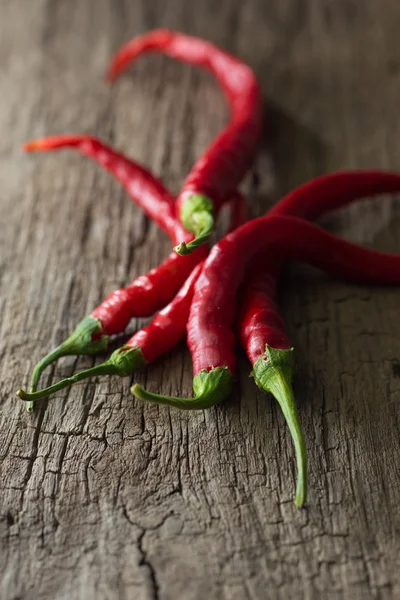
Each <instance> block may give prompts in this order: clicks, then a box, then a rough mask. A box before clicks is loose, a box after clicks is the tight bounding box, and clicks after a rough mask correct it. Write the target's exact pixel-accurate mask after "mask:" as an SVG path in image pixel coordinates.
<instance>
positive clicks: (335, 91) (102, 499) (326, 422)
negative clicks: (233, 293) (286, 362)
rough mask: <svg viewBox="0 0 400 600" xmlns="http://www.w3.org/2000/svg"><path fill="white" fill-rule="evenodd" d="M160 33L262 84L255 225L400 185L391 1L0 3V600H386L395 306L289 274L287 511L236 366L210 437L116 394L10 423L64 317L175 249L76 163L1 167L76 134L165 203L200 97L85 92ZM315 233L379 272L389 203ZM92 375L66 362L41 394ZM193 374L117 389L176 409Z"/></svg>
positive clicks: (396, 19)
mask: <svg viewBox="0 0 400 600" xmlns="http://www.w3.org/2000/svg"><path fill="white" fill-rule="evenodd" d="M160 25H162V26H169V27H174V28H180V29H183V30H185V31H187V32H190V33H195V34H199V35H203V36H205V37H207V38H209V39H211V40H214V41H216V42H218V43H219V44H221V45H222V46H224V47H226V48H228V49H229V50H231V51H233V52H236V53H238V54H240V55H241V56H242V57H243V58H245V59H246V60H248V62H249V63H250V64H251V65H252V66H253V67H254V69H255V70H256V72H257V73H258V75H259V77H260V79H261V81H262V84H263V89H264V92H265V96H266V99H267V102H266V108H267V112H268V131H267V135H266V139H265V145H264V148H263V150H262V152H261V154H260V157H259V159H258V161H257V165H256V167H255V172H256V173H257V175H258V177H253V178H249V180H248V181H247V183H246V184H245V185H244V189H245V190H246V191H248V192H249V194H250V196H249V197H250V199H251V202H252V205H253V207H254V214H260V213H262V212H263V211H265V209H266V207H267V206H268V205H270V204H271V203H272V202H275V201H276V200H277V199H278V198H279V197H280V196H281V195H282V194H283V193H284V192H286V191H287V190H289V189H291V188H292V187H294V186H295V185H297V184H299V183H301V182H303V181H304V180H306V179H308V178H310V177H313V176H315V175H317V174H319V173H323V172H327V171H333V170H336V169H339V168H351V167H368V166H374V167H383V168H397V169H399V166H400V142H399V140H400V125H399V106H400V58H399V56H400V54H399V50H400V47H399V46H400V44H399V42H398V39H399V38H398V32H399V26H400V11H399V8H398V1H397V0H384V1H382V2H377V1H375V2H374V0H365V1H364V2H359V1H358V0H336V1H335V2H333V1H331V0H285V2H282V1H281V0H273V1H268V2H266V1H265V0H247V1H246V2H233V1H231V0H222V1H220V2H218V3H216V2H213V1H211V0H206V1H204V2H203V1H201V2H197V3H192V2H185V1H184V0H163V1H161V0H160V1H158V2H156V1H154V2H150V1H149V0H135V1H128V0H126V1H125V2H124V1H123V0H85V1H82V0H81V1H78V0H68V2H66V1H62V0H30V1H29V2H28V1H27V0H0V69H1V70H0V82H1V88H0V89H1V94H0V131H1V136H0V202H1V204H0V207H1V210H0V219H1V221H0V231H1V237H0V277H1V280H0V286H1V290H0V331H1V334H0V336H1V337H0V344H1V346H0V357H1V361H0V379H1V434H0V450H1V478H0V481H1V483H0V485H1V495H0V503H1V521H0V536H1V542H0V544H1V547H0V572H1V583H0V597H1V599H2V600H11V599H13V600H17V599H24V600H25V599H31V598H32V599H33V598H35V599H42V598H43V599H44V598H53V599H57V600H64V599H68V600H75V599H85V600H86V599H89V600H90V599H92V598H93V599H94V598H96V599H107V600H108V599H110V600H114V599H135V600H142V599H143V600H147V599H148V600H150V599H159V600H167V599H174V600H175V599H185V600H186V599H188V600H191V599H196V600H197V599H201V600H203V599H206V598H207V599H210V600H214V599H215V600H216V599H218V600H219V599H221V600H225V599H226V600H228V599H234V600H242V599H246V598H251V599H264V598H272V599H275V598H278V599H280V598H282V599H285V600H286V599H291V598H296V599H299V598H307V599H308V598H310V599H314V598H316V599H319V598H329V599H337V598H339V599H340V598H350V599H351V600H357V599H360V600H361V599H362V600H364V599H369V598H374V599H387V598H399V597H400V560H399V554H400V541H399V536H400V533H399V532H400V508H399V506H400V502H399V487H400V484H399V482H400V472H399V464H400V450H399V433H400V426H399V418H400V409H399V401H400V379H399V377H400V362H399V361H400V342H399V336H400V325H399V298H400V296H399V294H400V291H399V290H396V289H393V290H390V289H389V290H388V289H372V288H371V289H368V288H366V287H357V286H351V285H347V284H342V283H341V282H337V281H334V280H332V279H330V278H328V277H326V276H324V275H323V274H320V273H319V272H316V271H313V270H312V269H309V268H305V267H301V266H296V267H291V268H290V271H289V272H288V275H289V277H287V279H286V281H287V283H286V284H285V286H284V288H283V298H282V304H283V310H284V313H285V316H286V318H287V322H288V327H289V331H290V333H291V335H292V337H293V342H294V345H295V348H296V351H297V352H296V359H297V364H298V372H297V376H296V382H295V391H296V396H297V399H298V403H299V407H300V416H301V421H302V423H303V425H304V430H305V436H306V440H307V447H308V453H309V464H310V494H309V502H308V505H307V507H306V509H305V510H302V511H299V510H298V509H296V507H295V506H294V504H293V502H292V497H293V491H294V476H295V462H294V454H293V448H292V444H291V441H290V438H289V435H288V432H287V429H286V427H285V425H284V422H283V419H282V416H281V414H280V413H279V410H278V409H277V406H276V405H275V404H274V402H273V401H272V399H271V398H270V397H267V396H266V395H264V394H262V393H261V392H259V391H257V390H256V389H255V386H254V384H253V383H252V381H251V379H249V378H248V373H249V365H248V364H247V362H246V361H245V359H244V358H243V357H242V359H241V362H240V369H239V371H240V372H239V382H238V385H237V387H236V391H235V393H234V395H233V397H232V398H231V399H230V400H229V401H228V402H226V403H225V404H224V405H223V406H220V407H217V408H213V409H212V410H209V411H207V412H196V413H193V414H183V413H181V412H178V411H176V410H168V409H166V408H159V407H157V406H147V405H144V404H142V403H141V402H139V401H136V400H134V399H133V398H132V397H131V396H130V394H129V387H130V381H129V380H128V379H125V380H121V379H104V378H103V379H98V380H97V381H95V382H90V383H87V384H81V385H79V386H76V387H75V388H74V389H73V390H71V391H63V392H61V393H59V394H57V396H56V397H55V398H54V399H52V400H51V401H49V402H48V403H47V402H44V403H42V404H41V407H40V410H38V412H37V413H36V414H35V415H34V416H28V415H27V414H26V413H25V411H24V406H23V405H22V403H20V402H19V401H18V400H17V399H16V397H15V391H16V389H17V388H18V387H19V386H20V385H21V384H24V385H27V383H28V377H29V374H30V372H31V370H32V366H33V365H34V363H35V362H36V361H37V360H38V359H39V358H40V357H41V356H42V355H43V354H44V353H45V352H47V351H48V349H49V348H50V347H52V346H54V345H55V344H57V343H58V342H59V341H61V340H62V339H63V338H65V336H66V335H67V333H68V332H69V331H71V330H72V328H73V326H74V325H75V324H76V323H77V322H78V320H79V319H80V318H81V317H82V316H83V315H85V314H86V313H88V312H89V311H90V310H91V309H92V308H94V307H95V306H96V304H98V303H99V301H100V300H102V299H103V298H104V297H105V295H106V294H107V293H108V292H110V291H111V290H112V289H114V288H116V287H117V286H120V285H122V284H126V283H128V282H130V281H131V280H132V279H133V278H135V277H136V276H138V275H139V274H141V273H143V272H145V271H146V270H147V269H148V268H149V267H150V266H151V265H156V264H157V263H158V262H159V261H160V260H161V258H162V257H163V256H165V255H166V253H167V251H168V249H169V244H168V241H167V240H166V239H165V238H164V236H162V235H160V234H159V231H158V230H157V229H156V228H155V227H154V226H153V225H151V224H148V223H147V222H146V220H145V219H144V218H143V215H142V214H141V212H140V210H139V209H137V208H136V207H134V206H133V205H132V203H131V202H130V201H129V199H128V198H127V197H126V194H125V193H124V192H123V191H122V190H121V187H120V186H119V185H118V184H117V183H115V182H114V181H113V180H112V179H111V177H110V176H109V175H108V174H106V173H103V172H102V171H101V170H100V168H99V167H97V166H96V165H94V164H93V163H92V162H90V161H89V160H88V159H85V158H83V157H80V156H78V155H76V154H74V153H72V152H64V153H58V154H56V153H55V154H52V155H41V156H23V155H22V153H21V150H20V147H21V144H22V143H23V142H24V141H26V140H27V139H29V138H33V137H35V136H40V135H44V134H51V133H61V132H62V133H64V132H91V133H95V134H97V135H99V136H101V137H103V138H104V139H106V140H108V141H110V142H111V143H113V144H115V145H116V147H118V148H119V149H121V150H123V151H125V152H127V153H129V154H130V155H131V156H133V157H135V158H136V159H138V160H140V161H142V162H143V163H145V164H147V165H148V166H149V167H150V168H152V169H153V170H154V172H155V173H157V174H159V175H161V176H162V177H163V179H164V181H165V182H166V183H167V184H168V185H169V186H170V187H171V188H172V189H173V190H174V192H177V191H178V190H179V187H180V184H181V182H182V179H183V177H184V176H185V174H186V173H187V172H188V170H189V169H190V167H191V165H192V163H193V161H194V159H195V158H196V157H197V156H198V155H199V153H200V152H201V151H202V150H203V149H204V147H205V145H206V143H208V142H209V141H210V140H211V139H212V137H213V136H214V135H215V134H216V132H217V131H218V130H219V129H220V128H221V126H222V124H223V123H224V122H225V119H226V108H225V106H224V103H223V100H222V98H221V94H220V92H219V90H218V88H217V86H216V85H215V83H214V82H213V80H212V78H211V77H209V76H207V75H205V74H203V73H200V72H198V71H195V70H191V69H190V68H189V67H184V66H182V65H179V64H176V63H173V62H172V61H169V60H166V59H163V58H160V57H152V58H148V59H147V58H146V59H143V60H142V61H140V62H139V63H138V64H137V65H136V66H135V68H134V69H132V70H131V72H130V74H129V76H126V77H125V78H123V79H122V80H121V81H120V82H118V83H117V84H116V85H115V87H114V88H112V89H110V88H109V87H107V86H106V85H105V84H104V83H103V80H102V75H103V72H104V68H105V66H106V65H107V61H108V59H109V58H110V56H111V55H112V52H113V51H114V50H116V49H117V47H118V46H120V45H121V44H122V43H123V42H124V41H126V40H128V39H129V38H130V37H132V36H133V35H135V34H137V33H140V32H143V31H145V30H147V29H149V28H152V27H155V26H160ZM323 223H324V225H325V226H326V227H328V228H329V229H330V230H331V231H335V232H338V233H340V234H343V235H345V236H346V237H348V238H349V239H352V240H357V241H362V242H364V243H368V244H372V245H373V246H375V247H379V248H381V249H386V250H392V251H399V248H400V247H399V238H400V236H399V234H400V220H399V202H398V201H396V200H395V199H386V198H384V199H379V200H376V201H374V202H369V203H361V204H360V205H358V206H354V207H352V208H351V209H350V210H347V211H342V212H341V213H340V214H337V215H333V216H331V217H329V218H327V219H325V220H324V221H323ZM139 324H140V323H137V322H133V323H132V324H131V328H130V329H131V330H134V329H135V328H136V327H137V326H138V325H139ZM98 360H100V359H98ZM93 362H94V361H93V359H80V360H79V361H76V360H74V359H72V358H68V359H63V360H62V361H60V362H59V364H58V365H57V366H56V367H55V368H54V369H49V370H48V371H46V374H45V376H44V382H45V383H50V382H51V381H53V380H57V379H59V378H61V377H63V376H67V375H68V374H70V373H72V372H73V371H74V370H76V369H77V368H78V367H84V366H89V365H92V364H93ZM190 366H191V365H190V357H189V356H188V352H187V351H186V350H185V347H184V345H183V344H182V346H181V347H179V348H177V349H176V350H175V351H174V352H172V353H171V354H170V355H169V356H167V357H166V358H165V359H163V360H159V361H158V362H157V363H156V364H155V365H154V366H152V367H151V368H149V369H148V371H147V372H146V373H144V374H140V375H139V374H138V375H137V376H135V381H138V382H141V383H146V384H147V385H148V387H149V388H150V389H152V390H159V389H162V390H164V391H165V392H173V393H174V394H175V393H183V394H189V393H190V390H191V368H190Z"/></svg>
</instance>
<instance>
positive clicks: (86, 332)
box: [26, 315, 108, 412]
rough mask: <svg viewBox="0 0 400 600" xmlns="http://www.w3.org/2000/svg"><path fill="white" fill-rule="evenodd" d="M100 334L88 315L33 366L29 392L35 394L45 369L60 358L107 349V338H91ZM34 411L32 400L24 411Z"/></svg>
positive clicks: (99, 325)
mask: <svg viewBox="0 0 400 600" xmlns="http://www.w3.org/2000/svg"><path fill="white" fill-rule="evenodd" d="M96 333H97V334H100V335H101V334H102V328H101V323H100V321H99V320H98V319H95V318H94V317H92V316H91V315H88V316H87V317H85V318H84V319H82V321H81V322H80V323H78V325H77V326H76V328H75V331H74V332H73V333H72V334H71V335H70V336H69V337H68V338H67V339H66V340H65V341H64V342H62V343H61V344H60V345H59V346H57V348H54V349H53V350H51V351H50V352H49V353H48V354H46V356H44V357H43V358H42V359H41V360H40V361H39V362H38V363H37V365H36V366H35V368H34V369H33V372H32V377H31V392H32V393H34V392H36V390H37V388H38V384H39V379H40V377H41V375H42V373H43V371H44V370H45V368H46V367H47V366H48V365H50V364H51V363H52V362H54V361H56V360H58V359H59V358H61V356H68V355H78V354H97V353H98V352H101V351H103V350H106V349H107V346H108V336H106V335H101V337H100V338H99V339H97V340H95V341H92V337H93V335H95V334H96ZM33 409H34V402H33V400H31V401H29V402H28V404H27V406H26V410H27V411H28V412H32V411H33Z"/></svg>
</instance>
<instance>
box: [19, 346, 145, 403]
mask: <svg viewBox="0 0 400 600" xmlns="http://www.w3.org/2000/svg"><path fill="white" fill-rule="evenodd" d="M145 364H146V360H145V358H144V356H143V353H142V351H141V350H140V348H130V347H129V346H122V347H121V348H118V349H117V350H115V351H114V352H113V353H112V354H111V356H110V358H109V360H107V361H106V362H104V363H102V364H101V365H97V366H95V367H91V368H90V369H86V370H85V371H81V372H80V373H76V374H75V375H72V376H71V377H67V378H66V379H62V380H61V381H58V382H57V383H54V384H53V385H50V386H49V387H47V388H44V389H42V390H39V391H34V392H30V393H29V392H25V391H24V390H18V392H17V396H18V397H19V398H20V399H21V400H26V401H28V402H34V401H35V400H41V399H42V398H46V397H47V396H50V395H51V394H54V393H55V392H58V391H59V390H62V389H64V388H66V387H69V386H70V385H73V384H74V383H77V382H78V381H82V380H83V379H89V378H90V377H95V376H97V375H119V376H120V377H127V376H128V375H131V374H132V373H133V372H134V371H135V370H136V369H138V368H140V367H143V366H144V365H145Z"/></svg>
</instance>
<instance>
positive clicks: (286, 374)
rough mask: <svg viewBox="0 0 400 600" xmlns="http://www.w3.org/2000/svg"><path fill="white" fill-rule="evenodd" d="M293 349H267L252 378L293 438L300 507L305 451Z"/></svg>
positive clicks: (304, 493) (303, 493)
mask: <svg viewBox="0 0 400 600" xmlns="http://www.w3.org/2000/svg"><path fill="white" fill-rule="evenodd" d="M292 373H293V348H291V349H290V350H275V349H274V348H271V347H270V346H268V345H267V346H266V349H265V358H264V357H263V356H262V357H260V358H259V359H258V361H257V362H256V364H255V365H254V369H253V375H254V379H255V382H256V384H257V385H258V387H260V388H261V389H262V390H265V391H266V392H269V393H271V394H272V395H273V396H274V398H275V399H276V400H277V401H278V403H279V406H280V407H281V409H282V412H283V416H284V417H285V420H286V423H287V425H288V427H289V431H290V434H291V436H292V439H293V443H294V447H295V452H296V460H297V487H296V498H295V503H296V505H297V506H300V507H301V506H303V504H304V503H305V501H306V499H307V452H306V446H305V441H304V436H303V432H302V429H301V425H300V421H299V416H298V412H297V407H296V400H295V398H294V394H293V388H292V384H291V381H292Z"/></svg>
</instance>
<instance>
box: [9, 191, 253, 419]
mask: <svg viewBox="0 0 400 600" xmlns="http://www.w3.org/2000/svg"><path fill="white" fill-rule="evenodd" d="M246 217H247V210H246V203H245V201H244V198H243V196H242V195H241V194H239V192H237V193H236V194H235V198H234V199H233V200H232V211H231V229H236V228H237V227H239V226H240V225H242V224H243V222H244V220H245V219H246ZM175 256H176V255H175ZM202 266H203V263H200V264H199V265H197V267H195V269H194V270H193V271H192V273H191V275H189V277H188V279H187V280H186V282H185V283H184V285H183V287H182V288H181V289H180V291H179V292H178V294H177V295H176V296H175V298H174V299H173V300H172V302H171V303H170V304H169V305H168V306H166V307H165V308H164V309H163V310H162V311H160V312H159V313H158V315H156V317H155V318H154V319H153V321H152V322H151V323H150V325H148V326H147V327H145V328H144V329H141V330H139V331H137V332H136V333H135V334H134V335H133V337H132V338H131V339H130V340H129V341H128V342H127V343H126V344H125V345H124V346H122V347H121V348H118V349H117V350H115V351H114V352H113V353H112V355H111V356H110V358H109V360H108V361H106V362H104V363H102V364H100V365H97V366H95V367H92V368H90V369H86V370H85V371H81V372H80V373H76V374H75V375H73V376H72V377H68V378H66V379H63V380H62V381H59V382H57V383H55V384H54V385H51V386H49V387H47V388H44V389H42V390H39V391H35V390H33V391H32V392H31V393H27V392H25V391H24V390H22V389H21V390H19V391H18V393H17V395H18V396H19V397H20V398H21V399H23V400H27V401H28V402H30V403H33V402H34V401H35V400H39V399H41V398H45V397H46V396H49V395H50V394H53V393H54V392H56V391H58V390H61V389H63V388H65V387H68V386H71V385H73V384H74V383H77V382H78V381H82V380H83V379H88V378H89V377H94V376H96V375H119V376H120V377H126V376H128V375H131V374H132V373H133V372H134V371H135V370H136V369H138V368H140V367H142V366H144V365H145V364H148V363H150V362H152V361H153V360H154V359H156V358H157V357H159V356H161V355H162V354H164V353H165V352H167V351H168V350H170V349H171V348H173V346H175V345H176V344H177V343H178V342H179V341H180V340H181V339H182V338H183V337H184V336H185V333H186V325H187V321H188V317H189V310H190V305H191V302H192V298H193V292H194V285H195V283H196V281H197V279H198V277H199V275H200V272H201V268H202ZM185 407H186V405H182V408H185Z"/></svg>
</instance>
